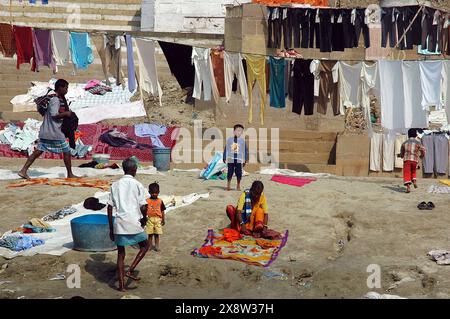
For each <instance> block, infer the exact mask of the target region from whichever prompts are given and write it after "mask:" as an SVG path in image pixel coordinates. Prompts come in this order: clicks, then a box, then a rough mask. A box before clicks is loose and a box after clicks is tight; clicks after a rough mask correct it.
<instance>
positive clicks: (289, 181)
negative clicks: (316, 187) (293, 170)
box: [270, 175, 316, 187]
mask: <svg viewBox="0 0 450 319" xmlns="http://www.w3.org/2000/svg"><path fill="white" fill-rule="evenodd" d="M270 180H271V181H272V182H277V183H280V184H286V185H291V186H297V187H302V186H305V185H307V184H309V183H312V182H314V181H316V179H315V178H298V177H290V176H284V175H274V176H272V178H271V179H270Z"/></svg>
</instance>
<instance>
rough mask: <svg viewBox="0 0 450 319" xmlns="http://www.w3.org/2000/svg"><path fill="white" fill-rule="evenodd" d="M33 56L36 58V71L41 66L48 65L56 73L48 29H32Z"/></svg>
mask: <svg viewBox="0 0 450 319" xmlns="http://www.w3.org/2000/svg"><path fill="white" fill-rule="evenodd" d="M33 46H34V56H35V58H36V71H39V68H40V67H41V66H48V67H50V68H51V69H52V71H53V73H56V62H55V60H54V58H53V51H52V36H51V31H50V30H40V29H33Z"/></svg>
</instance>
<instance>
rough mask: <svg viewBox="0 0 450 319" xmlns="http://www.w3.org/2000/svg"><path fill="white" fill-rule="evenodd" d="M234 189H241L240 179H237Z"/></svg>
mask: <svg viewBox="0 0 450 319" xmlns="http://www.w3.org/2000/svg"><path fill="white" fill-rule="evenodd" d="M236 190H238V191H240V190H241V180H240V179H238V180H237V185H236Z"/></svg>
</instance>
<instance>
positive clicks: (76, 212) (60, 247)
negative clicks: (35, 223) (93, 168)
mask: <svg viewBox="0 0 450 319" xmlns="http://www.w3.org/2000/svg"><path fill="white" fill-rule="evenodd" d="M94 197H97V198H98V199H99V202H100V203H103V204H105V203H107V201H108V198H109V193H108V192H97V193H96V194H95V195H94ZM159 197H160V198H161V199H162V200H163V201H164V203H166V208H167V209H166V213H167V212H171V211H173V210H177V209H179V208H181V207H184V206H187V205H191V204H193V203H194V202H196V201H197V200H199V199H202V198H204V199H205V198H208V197H209V194H196V193H193V194H189V195H186V196H167V195H160V196H159ZM172 199H174V201H175V205H172V204H171V203H172V202H173V200H172ZM83 203H84V201H82V202H80V203H78V204H75V205H72V206H71V207H65V208H64V209H63V210H61V211H58V212H56V213H52V214H49V215H47V216H45V217H43V218H42V220H44V221H46V222H47V223H48V224H49V225H50V226H51V227H53V228H55V229H56V232H53V233H40V234H30V235H29V236H33V237H34V238H40V239H43V240H45V244H44V245H41V246H38V247H33V248H31V249H28V250H25V251H20V252H15V251H11V250H9V249H6V248H2V247H0V256H3V257H4V258H6V259H12V258H15V257H18V256H34V255H36V254H47V255H54V256H61V255H63V254H64V253H66V252H67V251H69V250H71V249H72V247H73V239H72V231H71V228H70V221H71V220H72V219H73V218H76V217H80V216H84V215H88V214H94V213H95V214H104V215H106V214H107V212H106V209H107V208H106V207H105V208H103V209H102V210H100V211H95V212H94V211H92V210H88V209H86V208H84V207H83ZM169 203H170V204H169ZM169 205H170V206H169ZM58 217H62V218H60V219H59V218H58ZM166 218H172V217H171V214H167V215H166ZM10 233H11V232H7V233H5V234H4V236H7V235H9V234H10Z"/></svg>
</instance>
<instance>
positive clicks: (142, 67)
mask: <svg viewBox="0 0 450 319" xmlns="http://www.w3.org/2000/svg"><path fill="white" fill-rule="evenodd" d="M135 42H136V48H137V56H138V61H139V87H140V88H141V90H143V91H146V92H147V93H150V94H151V95H153V96H155V97H156V96H158V98H159V105H160V106H162V102H161V98H162V95H163V92H162V89H161V85H160V84H159V81H158V71H157V68H156V60H155V42H154V41H151V40H145V39H135ZM141 93H142V91H141Z"/></svg>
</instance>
